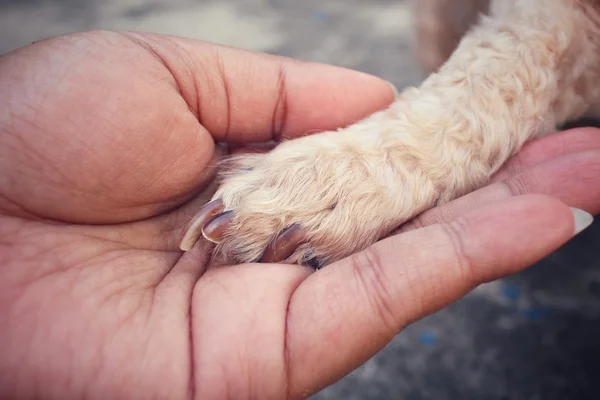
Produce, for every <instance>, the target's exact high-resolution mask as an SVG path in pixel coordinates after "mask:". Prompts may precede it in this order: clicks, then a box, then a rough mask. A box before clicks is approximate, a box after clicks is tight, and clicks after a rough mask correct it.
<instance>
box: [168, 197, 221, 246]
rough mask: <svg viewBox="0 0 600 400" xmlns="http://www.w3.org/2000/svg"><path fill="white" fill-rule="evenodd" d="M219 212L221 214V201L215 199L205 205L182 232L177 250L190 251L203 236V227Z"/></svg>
mask: <svg viewBox="0 0 600 400" xmlns="http://www.w3.org/2000/svg"><path fill="white" fill-rule="evenodd" d="M221 212H223V202H222V201H221V200H219V199H217V200H213V201H211V202H210V203H207V204H205V205H204V206H203V207H202V208H201V209H200V211H199V212H198V214H196V215H195V216H194V218H192V220H191V221H190V222H189V223H188V225H187V226H186V228H185V229H184V230H183V235H182V237H181V240H180V241H179V248H180V249H181V250H183V251H189V250H191V249H192V247H194V245H195V244H196V242H197V241H198V240H199V239H200V237H201V236H202V235H203V232H202V229H203V227H204V226H205V225H206V224H207V223H208V222H209V221H210V220H212V219H213V218H215V217H216V216H217V215H219V214H220V213H221Z"/></svg>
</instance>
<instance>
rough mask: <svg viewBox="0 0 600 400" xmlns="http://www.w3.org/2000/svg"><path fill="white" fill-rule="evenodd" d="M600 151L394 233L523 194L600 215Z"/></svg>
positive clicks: (564, 159)
mask: <svg viewBox="0 0 600 400" xmlns="http://www.w3.org/2000/svg"><path fill="white" fill-rule="evenodd" d="M599 175H600V149H598V150H587V151H582V152H579V153H573V154H566V155H564V156H560V157H557V158H555V159H552V160H550V161H546V162H543V163H541V164H538V165H535V166H533V167H531V168H529V169H526V170H524V171H522V172H520V173H518V174H517V175H514V176H510V177H507V178H506V179H505V180H504V181H502V182H496V183H493V184H491V185H489V186H486V187H484V188H482V189H479V190H477V191H475V192H473V193H469V194H467V195H465V196H463V197H461V198H459V199H456V200H454V201H451V202H450V203H447V204H444V205H441V206H439V207H435V208H433V209H431V210H428V211H426V212H424V213H423V214H421V215H419V216H418V217H417V218H415V219H413V220H412V221H411V222H409V223H407V224H404V225H403V226H402V227H400V229H398V230H397V231H395V232H394V233H399V232H407V231H409V230H413V229H415V228H420V227H423V226H428V225H432V224H437V223H440V222H448V221H452V220H453V219H455V218H457V217H459V216H460V215H462V214H465V213H467V212H469V211H470V210H473V209H475V208H479V207H482V206H484V205H487V204H491V203H494V202H497V201H499V200H504V199H507V198H509V197H513V196H519V195H523V194H545V195H549V196H552V197H556V198H558V199H560V200H561V201H562V202H564V203H565V204H567V205H569V206H571V207H576V208H580V209H582V210H585V211H587V212H589V213H591V214H594V215H596V214H598V213H599V212H600V200H599V199H600V182H599V181H598V176H599Z"/></svg>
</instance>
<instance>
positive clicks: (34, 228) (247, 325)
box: [0, 32, 600, 399]
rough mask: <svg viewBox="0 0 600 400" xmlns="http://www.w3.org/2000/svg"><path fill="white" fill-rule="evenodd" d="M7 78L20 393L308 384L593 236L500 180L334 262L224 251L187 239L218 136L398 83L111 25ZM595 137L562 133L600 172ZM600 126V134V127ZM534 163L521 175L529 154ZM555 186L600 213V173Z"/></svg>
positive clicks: (255, 393)
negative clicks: (236, 256)
mask: <svg viewBox="0 0 600 400" xmlns="http://www.w3.org/2000/svg"><path fill="white" fill-rule="evenodd" d="M0 77H1V78H0V91H1V93H3V94H2V99H1V101H2V102H3V107H2V110H3V111H4V112H3V113H2V114H1V117H0V118H1V119H0V121H1V123H0V127H1V129H2V135H1V136H0V170H2V171H3V172H2V176H0V219H1V221H0V246H1V247H0V249H1V250H0V260H1V265H2V270H1V271H2V272H1V276H0V323H1V325H2V327H3V329H2V330H1V331H0V343H1V346H0V397H9V398H29V397H35V396H37V397H40V396H43V397H44V398H59V399H64V398H79V397H84V396H85V397H89V398H102V399H104V398H114V399H118V398H128V399H135V398H148V397H156V398H183V397H185V396H192V397H198V398H222V397H226V396H227V397H231V398H252V397H258V398H286V397H289V398H298V397H302V396H305V395H308V394H310V393H313V392H315V391H317V390H318V389H320V388H322V387H324V386H326V385H327V384H330V383H332V382H334V381H335V380H337V379H339V378H340V377H342V376H343V375H344V374H346V373H348V372H349V371H351V370H352V369H353V368H355V367H356V366H358V365H360V364H361V363H362V362H364V361H365V360H366V359H368V358H369V357H370V356H372V355H373V354H374V353H375V352H376V351H378V350H379V349H380V348H382V347H383V346H384V345H385V344H386V343H387V342H388V341H389V340H390V339H391V338H392V337H393V335H395V334H396V333H397V332H399V331H400V330H401V329H402V328H403V327H404V326H406V325H407V324H408V323H410V322H411V321H414V320H416V319H419V318H421V317H423V316H425V315H427V314H429V313H431V312H433V311H435V310H437V309H439V308H440V307H443V306H445V305H446V304H448V303H449V302H451V301H453V300H455V299H457V298H459V297H460V296H462V295H464V294H465V293H467V292H468V291H469V290H470V289H471V288H473V287H474V286H475V285H477V284H478V283H481V282H483V281H487V280H490V279H494V278H497V277H500V276H503V275H506V274H509V273H513V272H516V271H517V270H519V269H521V268H524V267H526V266H528V265H530V264H531V263H533V262H534V261H536V260H538V259H539V258H541V257H543V256H545V255H546V254H548V253H549V252H551V251H552V250H554V249H556V248H557V247H559V246H560V245H562V244H563V243H564V242H565V241H567V240H568V239H569V238H570V237H571V236H572V233H573V223H574V221H573V217H572V215H571V213H570V210H569V208H568V207H567V206H565V205H564V204H563V203H562V202H560V201H558V200H555V199H552V198H549V197H545V196H520V197H517V198H514V199H509V200H504V201H499V200H500V199H497V198H489V197H485V199H484V201H482V202H477V201H475V203H474V204H475V205H473V206H472V207H470V210H469V212H465V210H464V208H463V209H462V211H461V213H464V215H463V216H461V217H457V218H456V214H454V215H452V218H445V219H444V218H442V219H444V220H445V223H444V224H434V225H431V226H428V227H426V228H423V229H416V230H413V231H411V232H407V233H404V234H403V235H399V236H395V237H392V238H389V239H386V240H383V241H381V242H380V243H378V244H376V245H375V246H373V247H372V248H371V249H369V250H368V251H365V252H363V253H360V254H357V255H356V256H354V257H351V258H350V259H348V260H344V261H341V262H338V263H337V264H335V265H331V266H329V267H327V268H325V269H323V270H320V271H318V272H316V273H313V272H312V271H310V270H309V269H307V268H303V267H299V266H290V265H274V264H252V265H241V266H230V267H219V268H210V267H209V266H207V265H206V264H207V260H208V254H209V252H210V246H209V245H208V244H207V243H200V244H199V245H197V246H196V248H194V249H193V250H192V251H190V252H188V253H185V254H182V253H181V252H180V251H179V249H178V243H177V241H178V239H179V234H180V232H181V230H182V229H183V227H184V225H185V224H186V223H187V221H188V219H189V217H190V216H191V215H193V214H194V212H195V211H196V210H197V208H198V207H199V206H200V205H201V204H203V203H204V202H205V201H206V200H207V199H208V198H209V197H210V195H211V193H212V190H213V187H212V185H211V182H212V179H213V176H214V172H215V167H214V165H215V161H216V160H217V159H218V158H219V157H220V156H221V154H220V152H219V150H218V148H216V147H215V145H214V142H215V141H221V142H233V143H238V144H240V143H252V142H262V141H267V140H269V139H272V138H277V137H281V136H285V137H290V138H291V137H295V136H298V135H301V134H303V133H305V132H306V131H318V130H324V129H333V128H335V127H337V126H340V125H344V124H347V123H350V122H353V121H354V120H356V119H359V118H361V117H362V116H365V115H367V114H369V113H371V112H373V111H375V110H376V109H380V108H382V107H384V106H385V105H386V104H388V103H390V102H391V101H392V97H393V96H392V91H391V90H390V89H389V87H388V86H387V84H386V83H384V82H382V81H380V80H378V79H376V78H373V77H369V76H365V75H363V74H359V73H355V72H351V71H347V70H342V69H338V68H334V67H328V66H321V65H314V64H306V63H299V62H294V61H291V60H284V59H281V58H277V57H271V56H265V55H257V54H252V53H248V52H243V51H240V50H233V49H228V48H224V47H219V46H213V45H209V44H205V43H198V42H194V41H190V40H184V39H179V38H171V37H165V36H157V35H142V34H125V35H121V34H116V33H106V32H105V33H87V34H79V35H73V36H69V37H64V38H58V39H53V40H50V41H45V42H42V43H38V44H36V45H33V46H29V47H27V48H24V49H21V50H19V51H17V52H15V53H13V54H10V55H8V56H5V57H4V58H2V59H0ZM584 133H585V132H584ZM581 135H582V134H581V133H577V132H576V133H574V134H573V138H574V139H573V138H571V139H569V140H566V141H565V142H564V143H563V144H564V146H563V150H564V151H563V153H565V154H567V153H569V155H568V156H563V157H571V156H572V157H575V158H576V159H577V160H580V161H577V162H574V161H573V162H572V163H571V164H569V165H568V168H570V171H571V172H572V173H575V174H577V173H586V174H589V173H590V172H589V169H588V168H587V167H590V165H588V164H592V165H591V167H592V169H593V167H594V166H595V165H594V164H593V162H592V161H590V160H593V157H592V156H589V157H588V156H586V157H582V156H581V154H584V153H585V154H587V152H584V153H576V154H570V153H571V147H570V146H571V145H572V144H573V143H579V142H578V141H577V140H578V139H577V138H579V137H580V136H581ZM585 135H587V133H585ZM585 135H584V136H585ZM586 138H587V136H586ZM556 140H559V139H556ZM586 140H587V139H586ZM589 142H590V143H592V142H593V143H592V144H594V146H591V145H589V146H588V144H589V143H588V144H586V146H585V147H583V146H582V148H590V147H591V148H592V150H589V151H595V150H593V149H595V148H597V146H596V145H600V143H599V142H598V141H594V140H593V139H591V138H590V139H589ZM545 143H558V142H554V141H553V142H545ZM561 143H562V142H561ZM546 145H547V144H546ZM532 148H533V146H532ZM538 148H540V146H538ZM579 150H580V148H576V149H575V150H573V151H579ZM584 158H585V160H584ZM561 160H562V158H561V157H558V158H557V159H553V160H550V161H548V162H547V163H546V164H548V163H556V162H561ZM581 160H583V161H581ZM546 164H544V165H546ZM520 165H521V168H520V169H518V168H517V167H514V166H513V167H509V168H507V169H506V170H505V172H506V173H508V174H509V175H511V176H514V175H515V174H516V173H517V172H516V171H522V170H527V169H528V168H529V167H530V166H531V164H520ZM551 165H554V164H551ZM584 167H586V168H585V170H584ZM511 168H512V169H511ZM534 168H539V167H534ZM580 169H581V171H580ZM544 171H547V172H546V177H547V179H554V178H556V177H559V178H560V177H561V176H564V171H562V170H560V171H557V170H554V169H552V168H547V167H544ZM596 171H597V169H596ZM585 176H593V175H585ZM554 180H555V179H554ZM565 184H566V186H567V187H568V186H569V185H574V180H572V179H571V180H570V181H569V182H567V183H565ZM540 185H541V184H540V181H536V182H534V183H533V184H531V185H529V186H522V187H520V188H521V190H520V192H519V194H521V193H526V192H534V193H535V192H540V191H542V192H543V193H546V194H549V195H555V196H558V197H559V198H562V199H563V200H565V201H566V202H567V203H568V204H570V205H576V206H580V207H582V208H586V207H587V208H586V209H588V210H590V211H595V210H596V208H595V207H596V204H595V202H594V199H597V198H598V196H595V194H596V192H593V191H592V189H593V186H592V185H589V186H588V187H587V189H586V190H580V191H575V192H573V191H570V192H568V193H566V192H563V191H561V188H562V187H563V186H558V185H557V186H556V187H552V188H550V189H548V188H547V187H546V186H544V187H542V186H540ZM596 186H598V185H596ZM542 189H543V190H542ZM598 190H600V188H598ZM471 196H472V197H469V198H470V199H478V197H477V196H478V195H477V194H475V195H471ZM473 196H475V197H473ZM505 197H506V196H505ZM458 201H461V200H458ZM482 203H486V205H482ZM452 204H456V203H452ZM449 207H451V205H449ZM473 209H474V210H473ZM432 213H435V211H433V212H432ZM430 215H431V214H430ZM433 215H435V214H433ZM425 218H426V217H425V216H424V217H422V219H421V221H422V223H423V224H428V222H436V221H435V218H433V219H430V220H426V219H425ZM549 227H552V229H548V228H549ZM500 233H502V235H500ZM456 244H459V245H460V246H456ZM458 250H460V251H458Z"/></svg>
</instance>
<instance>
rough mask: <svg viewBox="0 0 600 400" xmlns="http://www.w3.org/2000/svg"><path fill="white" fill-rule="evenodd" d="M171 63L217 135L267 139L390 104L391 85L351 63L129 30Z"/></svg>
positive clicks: (327, 126)
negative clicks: (354, 68) (295, 57)
mask: <svg viewBox="0 0 600 400" xmlns="http://www.w3.org/2000/svg"><path fill="white" fill-rule="evenodd" d="M131 36H132V37H135V38H136V39H138V40H141V41H143V42H144V43H145V44H146V45H147V46H148V49H150V51H152V52H154V53H156V54H157V55H158V56H159V57H160V58H161V59H163V60H164V62H165V64H167V65H169V67H170V71H171V73H172V74H173V75H174V76H175V78H176V81H177V84H178V86H179V89H180V91H181V93H182V95H183V97H184V98H185V100H186V102H187V103H188V104H189V106H190V108H191V109H192V110H194V112H196V114H197V116H198V118H199V120H200V122H201V123H202V125H203V126H204V127H205V128H206V129H208V131H209V132H210V133H211V134H212V135H213V137H214V138H215V139H216V140H217V141H227V142H242V143H248V142H264V141H269V140H272V139H275V138H279V137H285V138H292V137H296V136H299V135H304V134H306V133H310V132H318V131H323V130H331V129H336V128H339V127H342V126H345V125H348V124H350V123H352V122H355V121H357V120H359V119H362V118H363V117H366V116H367V115H369V114H371V113H373V112H375V111H377V110H380V109H382V108H384V107H386V106H387V105H389V104H390V103H391V102H392V101H393V99H394V96H395V94H394V90H393V88H392V87H391V85H390V84H389V83H387V82H385V81H383V80H381V79H379V78H376V77H374V76H371V75H368V74H364V73H361V72H357V71H352V70H349V69H345V68H340V67H335V66H330V65H323V64H316V63H308V62H302V61H298V60H293V59H289V58H284V57H278V56H273V55H266V54H259V53H253V52H249V51H245V50H240V49H234V48H230V47H225V46H217V45H214V44H209V43H203V42H199V41H194V40H188V39H183V38H174V37H168V36H162V35H150V34H138V33H135V34H133V33H132V34H131Z"/></svg>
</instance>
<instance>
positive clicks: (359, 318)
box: [287, 195, 591, 394]
mask: <svg viewBox="0 0 600 400" xmlns="http://www.w3.org/2000/svg"><path fill="white" fill-rule="evenodd" d="M589 223H591V216H589V221H587V224H588V225H589ZM574 233H575V220H574V214H573V212H572V211H571V209H570V208H569V207H567V206H566V205H565V204H564V203H562V202H560V201H559V200H556V199H554V198H551V197H547V196H539V195H527V196H520V197H516V198H512V199H509V200H506V201H502V202H498V203H494V204H492V205H489V206H485V207H482V208H479V209H476V210H474V211H472V212H470V213H468V214H466V215H464V216H462V217H459V218H457V219H455V220H453V221H451V222H449V223H444V224H437V225H431V226H428V227H425V228H422V229H418V230H415V231H410V232H407V233H404V234H401V235H397V236H394V237H391V238H388V239H386V240H383V241H381V242H379V243H377V244H375V245H374V246H372V247H371V248H369V249H367V250H365V251H363V252H361V253H358V254H356V255H354V256H352V257H350V258H348V259H346V260H342V261H341V262H338V263H336V264H333V265H331V266H329V267H327V268H324V269H323V270H320V271H318V272H317V273H315V274H313V275H312V276H311V277H310V278H309V279H307V280H306V281H305V282H303V284H302V285H300V286H299V288H298V289H297V290H296V292H295V293H294V296H293V297H292V301H291V303H290V307H289V314H288V332H287V334H288V340H287V344H288V347H287V348H288V355H289V356H288V363H289V364H288V368H289V379H290V380H289V382H290V389H291V390H290V392H291V393H297V394H301V393H305V392H307V391H308V392H314V391H316V390H319V389H320V388H321V387H323V386H326V385H328V384H331V383H332V382H334V381H336V380H338V379H340V378H342V377H343V376H344V375H345V374H347V373H349V372H350V371H351V370H353V369H354V368H356V367H358V366H359V365H361V364H362V363H363V362H365V361H366V360H367V359H369V358H370V357H372V356H373V355H374V354H375V353H376V352H377V351H379V350H380V349H381V348H383V347H384V346H385V345H386V344H387V343H388V342H389V341H390V340H391V339H392V338H393V337H394V335H396V334H397V333H398V332H399V331H400V330H401V329H402V328H404V327H405V326H406V325H407V324H409V323H411V322H413V321H415V320H418V319H420V318H423V317H425V316H426V315H428V314H430V313H433V312H435V311H437V310H439V309H440V308H442V307H445V306H446V305H448V304H449V303H451V302H453V301H455V300H457V299H459V298H460V297H462V296H464V295H465V294H467V293H468V292H469V291H470V290H472V289H473V288H474V287H475V286H477V285H479V284H481V283H483V282H487V281H490V280H493V279H497V278H500V277H502V276H505V275H509V274H512V273H515V272H517V271H520V270H522V269H524V268H526V267H527V266H529V265H531V264H533V263H535V262H536V261H538V260H540V259H541V258H543V257H545V256H546V255H548V254H549V253H551V252H552V251H554V250H556V249H557V248H559V247H560V246H562V245H563V244H564V243H565V242H567V241H568V240H569V239H570V238H571V237H573V235H574ZM305 365H310V366H311V368H302V367H298V366H305Z"/></svg>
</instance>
